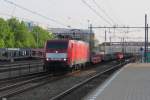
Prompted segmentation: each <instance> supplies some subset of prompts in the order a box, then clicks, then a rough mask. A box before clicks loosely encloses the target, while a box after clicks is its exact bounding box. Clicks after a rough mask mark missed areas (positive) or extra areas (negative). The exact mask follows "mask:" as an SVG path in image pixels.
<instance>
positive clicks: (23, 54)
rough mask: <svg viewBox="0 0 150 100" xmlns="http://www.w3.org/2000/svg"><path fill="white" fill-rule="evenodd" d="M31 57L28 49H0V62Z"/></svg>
mask: <svg viewBox="0 0 150 100" xmlns="http://www.w3.org/2000/svg"><path fill="white" fill-rule="evenodd" d="M29 57H31V49H28V48H0V60H1V61H4V60H5V61H8V60H15V59H25V58H29Z"/></svg>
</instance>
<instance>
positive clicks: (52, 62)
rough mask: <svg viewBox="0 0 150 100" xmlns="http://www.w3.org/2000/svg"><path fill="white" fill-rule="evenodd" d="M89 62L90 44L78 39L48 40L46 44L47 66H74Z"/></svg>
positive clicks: (53, 67) (48, 67)
mask: <svg viewBox="0 0 150 100" xmlns="http://www.w3.org/2000/svg"><path fill="white" fill-rule="evenodd" d="M87 62H89V44H88V43H86V42H83V41H77V40H48V41H47V42H46V44H45V68H46V69H47V70H51V69H52V70H53V69H55V68H58V67H63V68H64V67H67V68H72V67H74V66H80V65H83V64H86V63H87Z"/></svg>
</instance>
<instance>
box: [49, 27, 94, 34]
mask: <svg viewBox="0 0 150 100" xmlns="http://www.w3.org/2000/svg"><path fill="white" fill-rule="evenodd" d="M48 31H49V32H52V33H60V34H61V33H68V34H71V33H83V34H90V30H88V29H67V28H49V29H48ZM92 34H94V32H93V31H92Z"/></svg>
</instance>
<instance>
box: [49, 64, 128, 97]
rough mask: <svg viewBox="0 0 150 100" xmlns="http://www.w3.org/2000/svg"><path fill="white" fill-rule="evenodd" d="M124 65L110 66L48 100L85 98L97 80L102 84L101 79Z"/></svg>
mask: <svg viewBox="0 0 150 100" xmlns="http://www.w3.org/2000/svg"><path fill="white" fill-rule="evenodd" d="M125 64H127V62H124V63H122V64H117V65H115V66H112V67H110V68H108V69H106V70H104V71H102V72H99V73H97V74H95V75H93V76H92V77H90V78H88V79H86V80H84V81H82V82H80V83H78V84H76V85H74V86H73V87H71V88H69V89H67V90H66V91H64V92H62V93H60V94H58V95H56V96H54V97H52V98H51V99H50V100H80V99H82V97H83V96H85V93H86V92H87V91H90V90H91V87H95V86H94V85H95V83H96V81H97V80H99V82H100V81H101V82H102V77H105V78H103V81H104V80H105V79H106V78H108V76H110V75H111V74H112V73H113V72H115V71H116V70H118V69H119V68H121V67H122V66H123V65H125ZM99 84H100V83H99ZM87 86H88V87H87ZM83 87H84V88H83ZM88 88H89V89H88ZM78 89H80V90H78ZM81 89H84V90H81ZM76 91H77V92H76ZM79 91H80V92H79ZM76 94H78V95H76ZM81 94H84V95H82V96H80V95H81Z"/></svg>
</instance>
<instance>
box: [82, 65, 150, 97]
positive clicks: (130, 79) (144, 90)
mask: <svg viewBox="0 0 150 100" xmlns="http://www.w3.org/2000/svg"><path fill="white" fill-rule="evenodd" d="M84 100H150V64H144V63H141V64H140V63H138V64H136V63H134V64H129V65H127V66H125V67H124V68H122V69H121V70H120V71H118V72H117V73H115V74H114V75H112V77H110V78H109V79H108V80H107V81H105V82H104V83H103V84H102V85H101V86H99V88H97V89H96V90H94V91H92V92H91V93H90V95H88V96H87V97H85V98H84Z"/></svg>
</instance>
